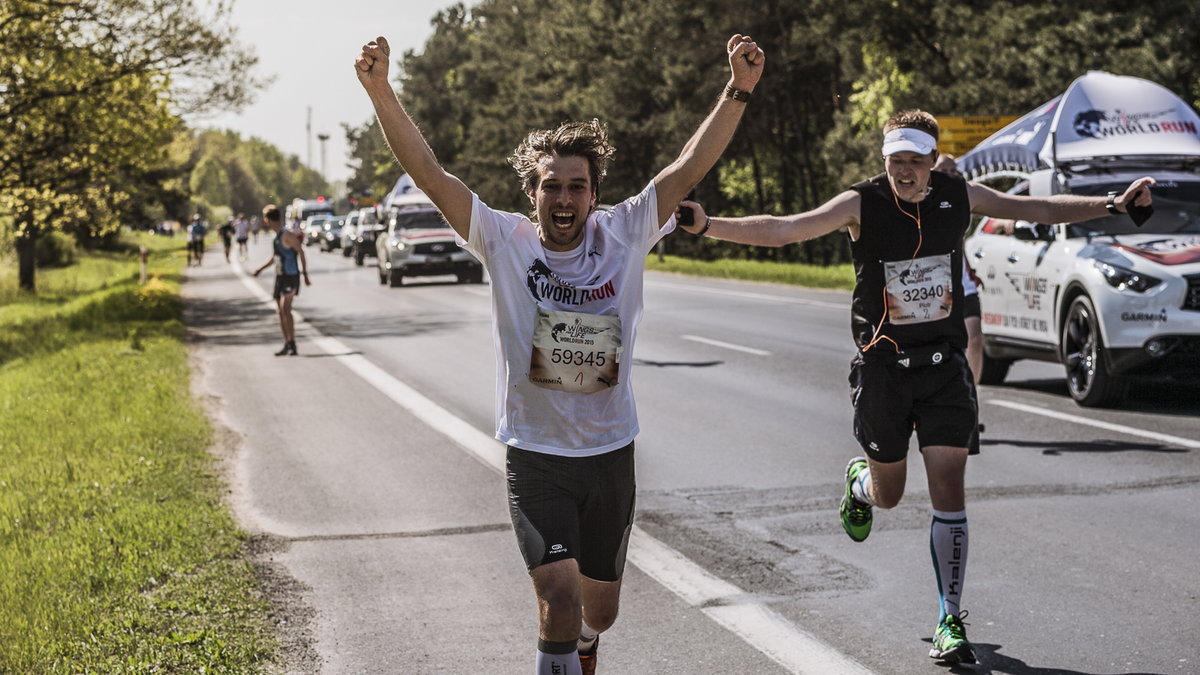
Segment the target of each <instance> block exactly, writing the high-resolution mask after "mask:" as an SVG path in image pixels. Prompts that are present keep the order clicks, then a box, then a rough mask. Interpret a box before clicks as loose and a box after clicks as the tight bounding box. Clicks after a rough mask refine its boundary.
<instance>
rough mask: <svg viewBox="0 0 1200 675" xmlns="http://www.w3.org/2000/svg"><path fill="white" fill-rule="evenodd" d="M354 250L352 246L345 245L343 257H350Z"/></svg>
mask: <svg viewBox="0 0 1200 675" xmlns="http://www.w3.org/2000/svg"><path fill="white" fill-rule="evenodd" d="M353 252H354V251H353V250H351V248H350V247H349V246H343V247H342V257H343V258H349V257H350V254H351V253H353Z"/></svg>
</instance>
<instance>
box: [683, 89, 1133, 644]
mask: <svg viewBox="0 0 1200 675" xmlns="http://www.w3.org/2000/svg"><path fill="white" fill-rule="evenodd" d="M937 133H938V128H937V121H936V120H935V119H934V118H933V117H932V116H931V115H929V114H928V113H925V112H922V111H919V110H910V111H905V112H902V113H897V114H896V115H894V116H892V118H891V119H889V120H888V122H887V124H885V125H884V143H883V148H882V150H883V156H884V169H885V173H883V174H881V175H879V176H876V177H875V178H872V179H870V180H867V181H864V182H862V183H858V184H856V185H854V186H853V187H852V188H851V189H849V190H846V191H845V192H842V193H841V194H839V195H837V196H836V197H834V198H833V199H831V200H829V201H828V202H826V203H825V204H822V205H821V206H819V207H817V208H815V209H813V210H811V211H807V212H805V213H799V214H794V215H790V216H769V215H761V216H747V217H744V218H711V217H708V216H707V215H706V214H705V213H704V210H703V209H702V208H700V205H699V204H696V203H695V202H683V203H682V204H681V205H680V208H681V209H690V210H691V211H692V219H691V220H692V223H693V224H692V225H687V226H686V227H684V229H686V230H688V231H689V232H692V233H694V234H701V235H703V234H707V236H710V237H714V238H717V239H724V240H726V241H735V242H740V243H743V244H751V245H755V246H783V245H785V244H790V243H794V242H798V241H804V240H806V239H812V238H814V237H818V236H821V235H823V234H828V233H830V232H833V231H834V230H837V229H841V228H846V229H847V230H848V231H849V234H850V240H851V244H850V249H851V253H852V255H853V259H854V270H855V274H856V284H855V288H854V294H853V299H852V318H851V324H852V331H853V334H854V341H855V343H856V344H857V345H858V348H859V353H858V355H857V356H856V357H855V359H854V362H853V364H852V366H851V373H850V383H851V387H852V393H851V399H852V401H853V404H854V433H855V437H856V438H857V439H858V441H859V443H860V444H861V446H862V448H863V451H864V452H865V453H866V455H867V458H864V457H855V458H854V459H852V460H851V461H850V464H849V465H848V466H847V467H846V473H845V480H846V484H845V487H844V490H843V493H842V503H841V507H840V509H839V510H840V517H841V521H842V527H843V528H845V530H846V533H847V534H849V535H850V538H851V539H853V540H854V541H863V540H865V539H866V538H867V535H868V534H869V533H870V531H871V522H872V508H873V507H874V506H879V507H881V508H885V509H888V508H892V507H894V506H895V505H896V504H898V503H899V502H900V499H901V497H902V496H903V495H904V485H905V481H906V479H907V454H908V445H909V440H910V438H911V436H912V433H913V431H914V430H915V431H916V432H917V438H918V442H919V446H920V448H921V452H922V454H923V455H924V460H925V462H924V464H925V471H926V474H927V476H928V483H929V497H930V501H931V502H932V505H933V522H932V524H931V526H930V549H931V551H932V554H933V566H934V572H935V577H936V581H937V590H938V595H939V599H940V601H941V602H940V605H941V615H940V617H939V618H938V621H937V624H936V626H935V629H934V635H933V640H932V642H933V648H932V649H931V650H930V652H929V655H930V656H932V657H934V658H937V659H940V660H944V661H950V662H965V663H973V662H974V661H975V651H974V649H973V648H972V647H971V643H970V642H968V641H967V638H966V629H965V628H964V627H963V623H962V621H961V620H960V609H959V606H960V601H961V596H962V587H963V580H964V574H965V572H966V562H967V544H968V536H967V535H968V532H967V517H966V490H965V486H964V483H965V474H966V464H967V445H968V440H969V438H970V437H971V434H972V432H973V430H974V429H975V425H976V417H977V415H976V412H977V411H976V402H975V387H974V383H973V381H972V377H971V372H970V368H969V367H968V366H967V361H966V357H965V355H964V349H965V348H966V345H967V334H966V328H965V326H964V323H963V283H962V237H963V233H964V232H965V231H966V229H967V226H968V224H969V222H970V216H971V214H972V213H979V214H985V215H989V216H995V217H998V218H1013V219H1021V220H1031V221H1036V222H1046V223H1056V222H1076V221H1080V220H1086V219H1089V218H1096V217H1099V216H1102V215H1104V214H1105V213H1106V207H1105V198H1103V197H1075V196H1069V195H1057V196H1054V197H1044V198H1031V197H1019V196H1014V195H1006V194H1003V193H1000V192H997V191H995V190H992V189H991V188H988V187H986V186H983V185H980V184H978V183H968V182H965V181H963V180H962V179H961V178H958V177H955V176H950V175H947V174H943V173H938V172H934V171H933V166H934V163H935V161H936V159H937ZM1153 182H1154V179H1153V178H1149V177H1146V178H1142V179H1139V180H1137V181H1134V182H1133V183H1132V184H1130V186H1129V188H1127V189H1126V191H1125V192H1124V193H1123V194H1122V195H1120V196H1119V197H1116V198H1115V199H1114V203H1113V208H1114V209H1116V210H1119V211H1124V208H1125V206H1126V205H1127V204H1130V203H1135V204H1138V205H1140V206H1145V205H1149V204H1150V202H1151V197H1150V192H1149V186H1150V185H1151V184H1153ZM918 220H919V222H920V227H919V229H918ZM885 293H886V299H885ZM868 458H869V459H868Z"/></svg>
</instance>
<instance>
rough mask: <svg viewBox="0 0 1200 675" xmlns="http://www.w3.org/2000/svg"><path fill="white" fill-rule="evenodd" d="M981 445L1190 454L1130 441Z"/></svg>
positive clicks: (986, 441) (989, 441)
mask: <svg viewBox="0 0 1200 675" xmlns="http://www.w3.org/2000/svg"><path fill="white" fill-rule="evenodd" d="M979 444H980V445H1010V446H1014V447H1018V448H1041V450H1042V454H1043V455H1061V454H1063V453H1065V452H1166V453H1173V454H1174V453H1181V452H1188V450H1186V449H1185V448H1179V447H1174V446H1170V445H1164V444H1162V443H1135V442H1129V441H1115V440H1098V441H1017V440H1012V439H1002V438H996V439H980V441H979Z"/></svg>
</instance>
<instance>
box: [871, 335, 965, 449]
mask: <svg viewBox="0 0 1200 675" xmlns="http://www.w3.org/2000/svg"><path fill="white" fill-rule="evenodd" d="M850 400H851V401H852V402H853V403H854V437H855V438H856V439H858V442H859V444H860V445H861V446H862V448H863V450H864V451H865V452H866V453H867V456H868V457H870V458H871V459H873V460H875V461H876V462H883V463H889V462H898V461H900V460H902V459H904V458H905V457H906V456H907V455H908V443H909V439H910V438H911V436H912V432H913V430H914V429H915V430H916V432H917V441H918V445H919V447H922V448H925V447H929V446H931V445H946V446H950V447H954V448H965V447H967V446H968V444H969V443H970V440H971V434H972V433H974V431H975V425H976V423H977V421H978V404H977V402H976V399H975V382H974V380H973V379H972V378H971V369H970V367H969V366H968V365H967V357H966V356H965V355H964V354H963V353H962V352H961V351H958V350H952V351H951V352H950V355H949V358H947V359H946V360H945V361H944V362H943V363H941V364H938V365H930V366H925V367H922V368H913V369H911V370H910V369H905V368H898V367H896V365H894V364H892V363H889V362H887V361H886V360H877V359H865V360H864V359H863V357H862V356H861V355H860V356H856V357H855V358H854V361H853V362H852V363H851V365H850Z"/></svg>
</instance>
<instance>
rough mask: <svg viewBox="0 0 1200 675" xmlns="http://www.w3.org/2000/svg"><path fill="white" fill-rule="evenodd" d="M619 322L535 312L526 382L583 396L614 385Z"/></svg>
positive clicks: (595, 316)
mask: <svg viewBox="0 0 1200 675" xmlns="http://www.w3.org/2000/svg"><path fill="white" fill-rule="evenodd" d="M620 355H621V318H620V317H617V316H602V315H598V314H584V313H582V312H560V311H553V310H545V309H541V308H539V309H538V318H537V323H536V324H535V326H534V329H533V353H532V354H531V355H530V357H529V381H530V382H532V383H534V384H536V385H537V386H539V387H543V388H545V389H557V390H561V391H571V392H578V393H583V394H590V393H592V392H596V391H602V390H604V389H607V388H609V387H612V386H615V385H616V384H617V371H618V365H619V364H618V359H619V357H620Z"/></svg>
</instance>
